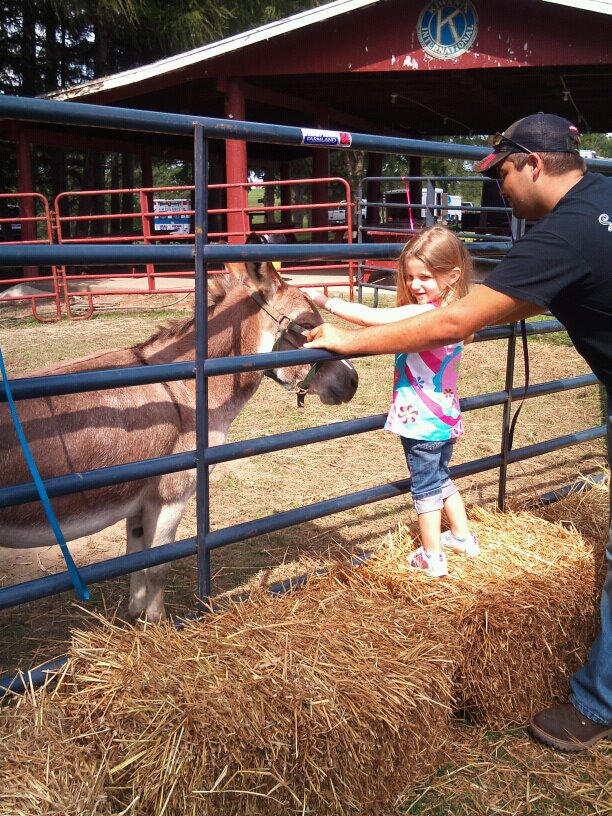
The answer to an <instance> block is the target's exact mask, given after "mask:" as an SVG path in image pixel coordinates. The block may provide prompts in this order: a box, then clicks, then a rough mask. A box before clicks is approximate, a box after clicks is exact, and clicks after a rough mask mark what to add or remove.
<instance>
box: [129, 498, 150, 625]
mask: <svg viewBox="0 0 612 816" xmlns="http://www.w3.org/2000/svg"><path fill="white" fill-rule="evenodd" d="M125 523H126V539H127V548H126V549H127V552H128V554H129V553H134V552H140V551H141V550H142V549H143V548H144V530H143V527H142V513H137V514H136V515H134V516H128V518H127V519H126V521H125ZM146 605H147V580H146V576H145V570H139V571H138V572H133V573H132V574H131V575H130V602H129V605H128V615H129V616H130V617H131V618H139V617H140V616H141V615H142V614H143V613H144V611H145V608H146Z"/></svg>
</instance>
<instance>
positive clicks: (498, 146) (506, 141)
mask: <svg viewBox="0 0 612 816" xmlns="http://www.w3.org/2000/svg"><path fill="white" fill-rule="evenodd" d="M506 145H510V146H511V147H516V148H517V150H519V151H520V152H521V153H533V150H530V149H529V148H528V147H525V145H522V144H520V142H515V141H514V139H510V137H509V136H506V135H505V134H504V133H496V134H495V136H494V137H493V147H494V148H495V152H496V153H501V152H502V151H503V152H505V153H514V152H515V151H510V150H507V151H504V147H505V146H506Z"/></svg>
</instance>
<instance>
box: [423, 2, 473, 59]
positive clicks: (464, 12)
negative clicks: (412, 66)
mask: <svg viewBox="0 0 612 816" xmlns="http://www.w3.org/2000/svg"><path fill="white" fill-rule="evenodd" d="M477 33H478V15H477V14H476V9H475V8H474V6H473V5H472V3H471V2H470V0H432V2H431V3H428V4H427V5H426V6H425V8H424V9H423V11H422V12H421V14H420V16H419V21H418V23H417V34H418V35H419V42H420V43H421V47H422V48H423V51H425V53H426V54H429V55H430V56H432V57H435V58H436V59H454V58H455V57H458V56H459V55H460V54H464V53H465V52H466V51H468V50H469V49H470V48H471V46H472V45H473V43H474V40H475V39H476V34H477Z"/></svg>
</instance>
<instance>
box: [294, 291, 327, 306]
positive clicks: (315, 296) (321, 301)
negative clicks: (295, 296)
mask: <svg viewBox="0 0 612 816" xmlns="http://www.w3.org/2000/svg"><path fill="white" fill-rule="evenodd" d="M300 292H303V294H305V295H306V297H309V298H310V299H311V300H312V302H313V303H314V304H315V306H318V307H319V308H320V309H325V308H326V307H325V304H326V303H327V301H328V297H327V295H324V294H323V292H319V290H318V289H310V288H308V289H300Z"/></svg>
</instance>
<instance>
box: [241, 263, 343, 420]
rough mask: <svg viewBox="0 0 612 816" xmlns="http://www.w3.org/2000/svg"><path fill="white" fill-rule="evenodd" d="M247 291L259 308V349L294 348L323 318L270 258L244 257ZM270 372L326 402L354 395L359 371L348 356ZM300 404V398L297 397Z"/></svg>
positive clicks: (281, 349)
mask: <svg viewBox="0 0 612 816" xmlns="http://www.w3.org/2000/svg"><path fill="white" fill-rule="evenodd" d="M244 267H245V270H246V273H247V277H246V283H247V288H248V289H249V294H250V297H251V298H252V300H253V301H254V303H255V304H256V305H257V308H258V309H259V310H260V312H261V319H262V325H263V326H264V332H265V335H266V336H265V338H262V342H261V344H260V347H259V348H260V351H272V350H277V351H284V350H295V349H299V348H301V347H302V345H303V344H304V342H305V341H306V334H307V333H308V330H309V329H312V328H314V327H315V326H318V325H320V324H321V323H322V322H323V320H322V318H321V315H320V314H319V312H318V310H317V308H316V306H315V305H314V304H313V303H312V301H311V300H310V299H309V298H308V297H307V296H306V295H305V294H304V293H303V292H301V291H300V290H299V289H297V288H295V287H293V286H289V285H288V284H287V283H286V282H285V281H284V280H283V279H282V278H281V277H280V275H279V274H278V272H277V271H276V269H275V268H274V266H273V265H272V263H271V262H270V261H247V262H246V263H245V265H244ZM272 372H273V374H272V376H273V377H274V379H276V380H278V381H279V382H280V383H281V384H282V385H283V386H285V387H286V388H288V389H290V390H292V391H295V392H296V393H297V394H298V396H299V395H301V396H302V400H303V396H304V394H305V393H306V392H308V393H312V394H316V395H317V396H318V397H319V399H320V400H321V402H322V403H324V404H325V405H338V404H340V403H342V402H349V401H350V400H351V399H352V398H353V397H354V395H355V392H356V390H357V384H358V379H359V378H358V375H357V372H356V371H355V368H354V366H353V365H352V364H351V363H349V362H348V361H347V360H333V361H329V362H325V363H320V364H315V365H311V364H310V363H305V364H303V365H299V366H279V367H278V368H275V369H273V370H272ZM298 404H300V400H298Z"/></svg>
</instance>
